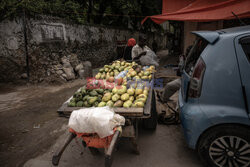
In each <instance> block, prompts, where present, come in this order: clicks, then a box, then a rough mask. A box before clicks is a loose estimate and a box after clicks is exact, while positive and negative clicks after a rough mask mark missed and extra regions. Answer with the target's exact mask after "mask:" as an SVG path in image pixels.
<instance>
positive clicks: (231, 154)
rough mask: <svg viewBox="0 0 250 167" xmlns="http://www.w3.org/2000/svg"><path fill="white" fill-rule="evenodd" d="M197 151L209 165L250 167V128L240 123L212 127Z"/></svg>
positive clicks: (200, 142) (216, 166)
mask: <svg viewBox="0 0 250 167" xmlns="http://www.w3.org/2000/svg"><path fill="white" fill-rule="evenodd" d="M197 151H198V154H199V157H200V159H201V160H202V162H203V163H204V164H205V165H207V166H209V167H223V166H228V167H230V166H232V167H237V166H239V167H249V166H250V130H249V128H246V127H244V126H239V125H222V126H218V127H215V128H212V129H210V130H208V131H207V132H206V133H205V134H204V135H202V137H201V139H200V140H199V142H198V145H197Z"/></svg>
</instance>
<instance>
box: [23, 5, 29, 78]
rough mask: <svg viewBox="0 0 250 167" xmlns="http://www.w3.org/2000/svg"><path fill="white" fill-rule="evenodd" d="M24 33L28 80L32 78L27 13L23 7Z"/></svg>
mask: <svg viewBox="0 0 250 167" xmlns="http://www.w3.org/2000/svg"><path fill="white" fill-rule="evenodd" d="M23 35H24V47H25V55H26V73H27V80H28V81H29V78H30V69H29V53H28V42H27V29H26V13H25V9H23Z"/></svg>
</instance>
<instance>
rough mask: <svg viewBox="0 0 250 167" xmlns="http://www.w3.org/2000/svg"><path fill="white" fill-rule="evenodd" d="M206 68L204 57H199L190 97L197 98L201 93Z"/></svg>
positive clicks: (190, 88) (193, 75)
mask: <svg viewBox="0 0 250 167" xmlns="http://www.w3.org/2000/svg"><path fill="white" fill-rule="evenodd" d="M205 70H206V64H205V63H204V61H203V59H202V58H199V59H198V61H197V63H196V65H195V67H194V72H193V74H192V77H191V79H190V85H189V90H188V97H191V98H197V97H200V95H201V87H202V80H203V76H204V73H205Z"/></svg>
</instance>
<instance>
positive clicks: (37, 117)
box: [0, 80, 84, 166]
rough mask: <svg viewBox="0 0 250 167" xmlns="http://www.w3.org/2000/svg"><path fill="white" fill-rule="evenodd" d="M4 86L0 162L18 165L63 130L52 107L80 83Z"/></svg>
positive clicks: (0, 100)
mask: <svg viewBox="0 0 250 167" xmlns="http://www.w3.org/2000/svg"><path fill="white" fill-rule="evenodd" d="M83 84H84V81H82V80H76V81H74V82H71V83H66V84H64V85H61V86H48V85H38V86H19V87H13V86H9V88H8V86H6V85H5V88H6V89H4V90H5V91H4V92H1V93H0V111H1V112H0V159H1V162H0V166H22V165H23V163H24V162H25V161H27V160H28V159H30V158H32V157H35V156H37V155H39V154H41V153H43V152H44V151H45V150H46V149H47V148H49V147H50V146H51V145H52V144H53V143H54V142H55V140H56V139H57V138H58V136H60V135H61V134H62V132H63V131H65V129H66V127H65V126H63V125H65V124H66V123H67V119H65V118H59V117H58V114H57V113H56V110H57V109H58V108H59V107H60V105H61V104H62V103H63V102H64V101H66V100H67V99H68V98H69V97H70V96H71V95H72V94H73V93H74V92H75V91H76V90H77V89H78V88H79V87H80V86H81V85H83Z"/></svg>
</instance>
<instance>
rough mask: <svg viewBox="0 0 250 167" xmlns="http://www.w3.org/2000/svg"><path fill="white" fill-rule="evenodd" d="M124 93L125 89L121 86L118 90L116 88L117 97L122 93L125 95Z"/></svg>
mask: <svg viewBox="0 0 250 167" xmlns="http://www.w3.org/2000/svg"><path fill="white" fill-rule="evenodd" d="M126 92H127V87H126V86H124V85H122V86H121V87H119V88H118V91H117V93H118V94H119V95H122V94H124V93H126Z"/></svg>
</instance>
